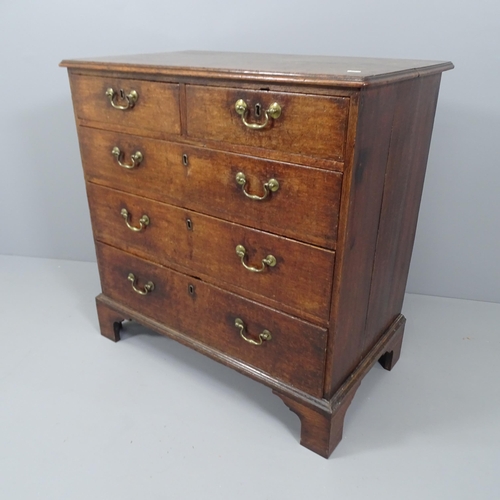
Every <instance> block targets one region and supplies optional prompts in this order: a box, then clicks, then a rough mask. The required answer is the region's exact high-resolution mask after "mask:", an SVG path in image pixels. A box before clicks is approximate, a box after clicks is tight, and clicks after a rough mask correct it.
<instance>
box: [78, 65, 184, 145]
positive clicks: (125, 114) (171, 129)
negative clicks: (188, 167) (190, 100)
mask: <svg viewBox="0 0 500 500" xmlns="http://www.w3.org/2000/svg"><path fill="white" fill-rule="evenodd" d="M70 84H71V93H72V95H73V105H74V108H75V115H76V116H77V118H78V119H80V120H86V121H88V122H92V125H94V126H96V125H98V124H102V125H106V127H107V128H110V127H111V128H112V127H115V128H117V129H119V130H127V131H129V130H130V131H132V132H134V131H135V132H136V133H138V134H141V135H148V136H152V137H158V138H161V137H163V136H168V135H172V134H173V135H178V134H180V131H181V126H180V123H181V122H180V108H179V85H177V84H169V83H162V82H148V81H143V80H131V79H127V78H111V77H109V78H108V77H94V76H84V75H78V74H70ZM121 108H123V109H121Z"/></svg>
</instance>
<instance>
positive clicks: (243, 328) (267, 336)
mask: <svg viewBox="0 0 500 500" xmlns="http://www.w3.org/2000/svg"><path fill="white" fill-rule="evenodd" d="M234 326H236V327H237V328H239V329H240V335H241V338H242V339H243V340H245V341H246V342H248V343H249V344H252V345H262V343H263V342H264V341H265V340H271V339H272V338H273V337H272V335H271V332H270V331H269V330H263V331H262V332H261V333H259V340H258V341H256V340H252V339H249V338H248V337H246V336H245V331H246V326H245V323H244V322H243V320H242V319H241V318H236V319H235V320H234Z"/></svg>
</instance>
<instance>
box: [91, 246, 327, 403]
mask: <svg viewBox="0 0 500 500" xmlns="http://www.w3.org/2000/svg"><path fill="white" fill-rule="evenodd" d="M96 249H97V260H98V263H99V272H100V276H101V284H102V290H103V293H104V294H105V295H106V296H108V297H110V298H111V299H113V300H115V301H117V302H119V303H121V304H123V305H124V306H126V307H129V308H131V309H133V310H135V311H137V312H139V313H141V314H144V315H146V316H148V317H150V318H151V319H153V320H156V321H158V322H161V323H162V324H164V325H165V326H167V327H169V328H172V329H174V330H176V331H179V332H181V333H184V334H186V335H187V336H189V337H191V338H194V339H197V340H199V341H201V342H203V343H205V344H206V345H208V346H210V347H213V348H215V349H217V350H219V351H221V352H223V353H225V354H226V355H229V356H231V357H232V358H234V359H238V360H241V361H243V362H244V363H246V364H249V365H251V366H254V367H256V368H258V369H260V370H262V371H264V372H266V373H268V374H269V375H270V376H272V377H274V378H276V379H279V380H282V381H283V382H285V383H287V384H290V385H292V386H294V387H296V388H297V389H300V390H304V391H307V392H309V393H310V394H311V395H313V396H317V397H321V396H322V391H323V370H324V365H325V350H326V331H325V330H324V329H322V328H319V327H316V326H313V325H311V324H309V323H307V322H305V321H301V320H298V319H296V318H293V317H291V316H288V315H286V314H283V313H280V312H277V311H274V310H272V309H269V308H267V307H265V306H262V305H259V304H256V303H254V302H252V301H250V300H246V299H244V298H242V297H239V296H237V295H234V294H232V293H228V292H225V291H223V290H221V289H219V288H217V287H215V286H212V285H209V284H206V283H204V282H203V281H200V280H196V279H193V278H190V277H189V276H186V275H183V274H181V273H178V272H175V271H173V270H170V269H167V268H165V267H162V266H159V265H156V264H153V263H151V262H147V261H145V260H142V259H139V258H137V257H134V256H131V255H129V254H127V253H125V252H122V251H119V250H117V249H114V248H111V247H109V246H107V245H103V244H97V245H96ZM130 274H132V275H133V276H130ZM134 288H135V290H134ZM148 288H149V290H150V291H149V292H148V293H146V294H145V295H143V294H144V293H145V292H146V291H147V289H148ZM136 290H137V291H136ZM238 318H239V319H240V320H241V321H242V324H243V326H237V325H236V320H237V319H238ZM239 324H240V325H241V323H239ZM265 330H267V332H269V333H268V334H267V333H265V334H264V335H263V336H261V334H262V333H263V332H264V331H265ZM241 334H243V335H244V336H245V337H246V338H247V339H248V340H251V341H253V342H256V343H257V344H258V343H260V342H262V343H261V344H260V345H255V344H252V343H251V342H248V341H246V340H244V338H243V337H242V336H241ZM262 337H264V338H267V340H264V339H263V338H262Z"/></svg>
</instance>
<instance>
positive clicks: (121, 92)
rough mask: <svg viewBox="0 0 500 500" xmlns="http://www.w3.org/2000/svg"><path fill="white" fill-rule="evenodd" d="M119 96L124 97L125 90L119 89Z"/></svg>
mask: <svg viewBox="0 0 500 500" xmlns="http://www.w3.org/2000/svg"><path fill="white" fill-rule="evenodd" d="M120 98H121V99H125V92H123V89H120Z"/></svg>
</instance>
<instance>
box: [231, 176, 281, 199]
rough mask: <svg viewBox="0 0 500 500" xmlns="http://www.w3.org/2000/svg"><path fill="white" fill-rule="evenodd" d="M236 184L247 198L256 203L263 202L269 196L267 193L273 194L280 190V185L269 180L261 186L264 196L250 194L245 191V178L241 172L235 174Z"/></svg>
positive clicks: (274, 180)
mask: <svg viewBox="0 0 500 500" xmlns="http://www.w3.org/2000/svg"><path fill="white" fill-rule="evenodd" d="M236 184H238V185H239V186H241V190H242V191H243V193H244V194H245V196H246V197H247V198H250V199H251V200H257V201H261V200H265V199H266V198H267V197H268V196H269V193H275V192H276V191H278V189H279V188H280V183H279V182H278V181H277V180H276V179H274V178H273V179H269V180H268V181H267V182H264V184H263V187H264V194H263V195H262V196H258V195H256V194H250V193H248V192H247V191H246V189H245V186H246V184H247V178H246V176H245V174H244V173H243V172H238V173H237V174H236Z"/></svg>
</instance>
